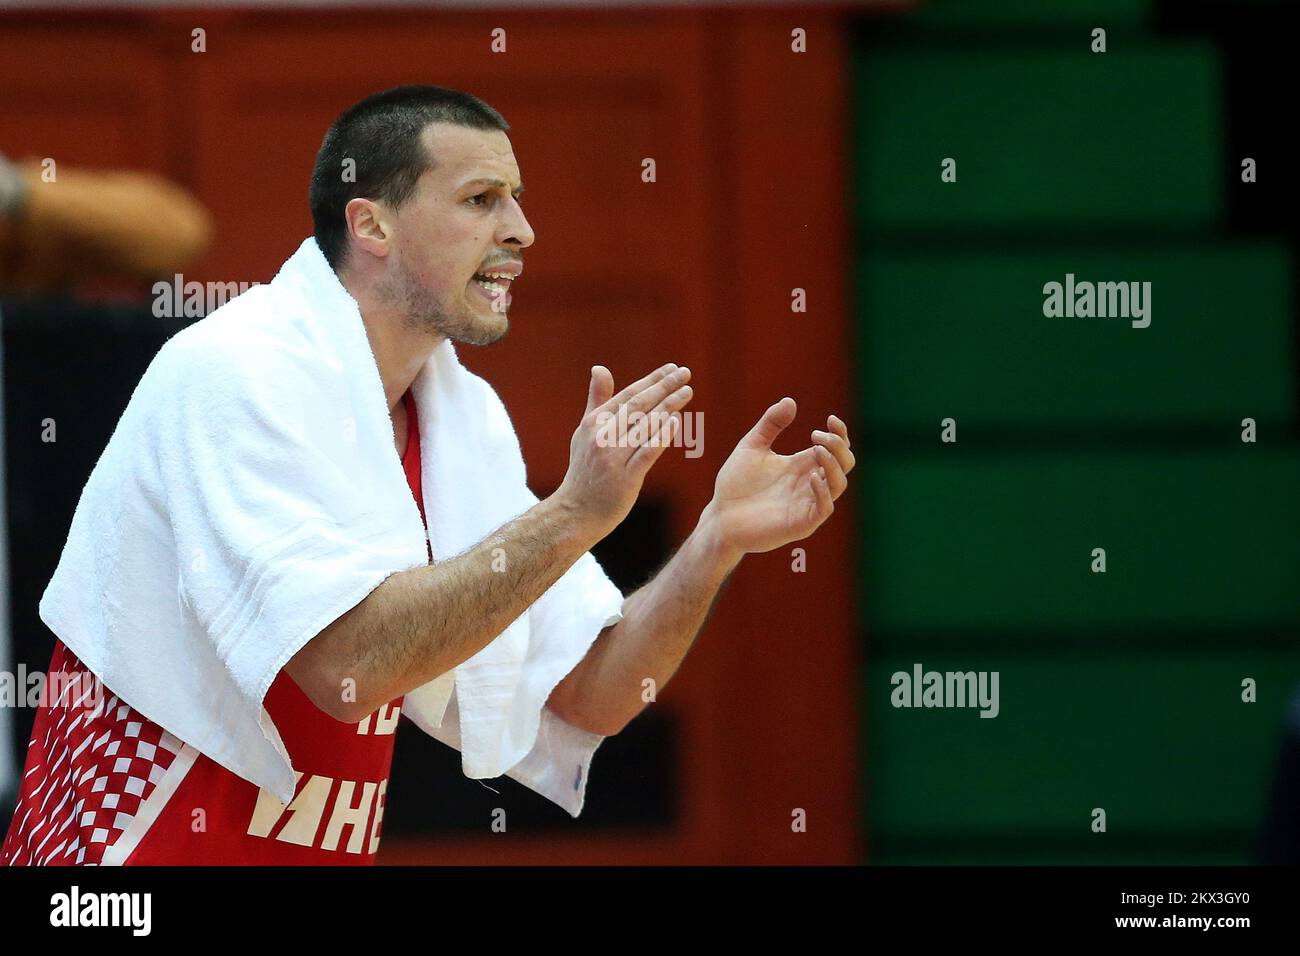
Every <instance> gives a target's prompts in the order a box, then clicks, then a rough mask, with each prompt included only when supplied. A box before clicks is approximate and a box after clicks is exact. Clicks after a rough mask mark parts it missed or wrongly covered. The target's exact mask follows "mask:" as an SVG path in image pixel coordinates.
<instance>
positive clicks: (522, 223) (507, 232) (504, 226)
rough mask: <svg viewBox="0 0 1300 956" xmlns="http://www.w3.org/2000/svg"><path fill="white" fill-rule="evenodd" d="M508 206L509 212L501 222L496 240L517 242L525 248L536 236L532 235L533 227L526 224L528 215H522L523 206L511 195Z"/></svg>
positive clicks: (502, 242)
mask: <svg viewBox="0 0 1300 956" xmlns="http://www.w3.org/2000/svg"><path fill="white" fill-rule="evenodd" d="M508 208H509V212H508V213H507V214H506V216H505V217H504V218H503V220H502V222H501V230H500V233H499V235H498V237H497V238H498V241H499V242H500V243H501V244H503V245H504V244H505V243H508V242H510V243H517V244H518V245H520V246H522V247H523V248H525V249H527V248H528V247H529V246H531V245H532V244H533V240H534V239H535V238H536V236H534V235H533V227H532V226H530V225H529V224H528V217H527V216H525V215H524V210H523V208H522V207H521V206H520V205H519V202H518V200H516V199H515V198H514V197H513V196H512V197H511V198H510V201H509V203H508Z"/></svg>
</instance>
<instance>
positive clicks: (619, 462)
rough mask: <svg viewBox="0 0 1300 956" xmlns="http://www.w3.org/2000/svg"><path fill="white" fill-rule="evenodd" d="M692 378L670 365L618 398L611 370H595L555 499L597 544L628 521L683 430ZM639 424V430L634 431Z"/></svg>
mask: <svg viewBox="0 0 1300 956" xmlns="http://www.w3.org/2000/svg"><path fill="white" fill-rule="evenodd" d="M690 378H691V371H690V369H688V368H685V367H678V366H677V365H675V364H672V363H670V364H668V365H665V366H663V367H662V368H659V369H656V370H655V371H653V372H651V373H650V374H649V375H647V376H645V377H644V378H642V379H639V380H638V381H635V382H633V383H632V384H631V385H629V386H627V387H626V388H624V389H623V390H622V391H620V392H619V393H618V394H617V395H614V394H613V392H614V376H613V375H611V374H610V371H609V369H607V368H605V366H603V365H597V366H595V367H593V368H592V370H591V384H590V386H589V388H588V391H587V410H586V412H585V414H584V415H583V416H582V421H581V422H580V423H579V424H578V428H577V430H576V431H575V432H574V433H573V440H572V441H571V442H570V443H569V470H568V472H567V473H566V474H565V476H564V481H563V482H562V483H561V484H560V487H559V488H558V489H557V490H556V492H555V494H554V495H553V496H552V497H553V498H554V499H555V500H556V501H558V502H561V503H563V504H564V505H565V506H566V507H567V508H568V509H570V510H571V512H572V513H573V514H575V515H577V516H578V517H579V520H580V521H581V522H582V523H583V524H584V525H585V526H586V527H587V528H588V529H589V530H590V533H591V535H592V536H593V538H594V540H597V541H598V540H600V539H601V538H603V537H605V536H606V535H607V534H609V533H610V532H611V531H613V530H614V529H615V528H616V527H618V525H619V523H620V522H622V520H623V519H624V518H625V517H627V513H628V512H629V511H631V510H632V505H633V504H635V503H636V499H637V495H639V494H640V493H641V484H642V482H643V481H644V480H645V476H646V474H647V473H648V472H649V471H650V468H651V466H652V465H654V463H655V462H656V461H658V460H659V456H660V455H662V454H663V451H664V449H665V448H666V447H667V446H668V445H669V444H671V443H672V441H673V437H674V435H676V434H677V433H678V432H679V431H680V430H681V415H680V412H681V409H682V408H684V407H685V405H686V403H687V402H689V401H690V400H691V395H692V390H691V387H690V386H689V385H687V384H686V383H687V382H689V381H690ZM638 412H639V413H642V414H643V415H644V416H646V417H644V418H641V417H640V416H638V415H637V414H636V413H638ZM638 421H640V427H633V426H636V425H637V423H638ZM625 425H626V428H625V427H624V426H625Z"/></svg>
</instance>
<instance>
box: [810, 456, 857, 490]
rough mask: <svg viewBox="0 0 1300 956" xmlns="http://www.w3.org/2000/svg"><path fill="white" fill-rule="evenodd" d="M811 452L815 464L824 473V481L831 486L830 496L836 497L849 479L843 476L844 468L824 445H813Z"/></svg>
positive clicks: (847, 483)
mask: <svg viewBox="0 0 1300 956" xmlns="http://www.w3.org/2000/svg"><path fill="white" fill-rule="evenodd" d="M813 453H814V454H815V455H816V456H817V464H819V465H821V467H822V471H823V472H825V474H826V482H827V484H829V485H830V488H831V497H832V498H838V497H839V496H840V495H842V494H844V489H845V488H847V487H848V486H849V479H848V478H847V477H846V476H845V474H844V469H843V468H841V467H840V463H839V462H838V461H837V460H836V459H835V456H834V455H832V454H831V453H830V451H828V450H827V448H826V446H825V445H813Z"/></svg>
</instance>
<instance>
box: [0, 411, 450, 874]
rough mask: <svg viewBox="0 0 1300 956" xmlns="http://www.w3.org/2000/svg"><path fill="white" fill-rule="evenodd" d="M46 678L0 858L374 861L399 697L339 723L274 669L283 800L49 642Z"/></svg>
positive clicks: (413, 431)
mask: <svg viewBox="0 0 1300 956" xmlns="http://www.w3.org/2000/svg"><path fill="white" fill-rule="evenodd" d="M404 401H405V402H406V410H407V421H408V422H409V431H408V436H407V443H406V450H405V452H404V454H403V455H402V465H403V467H404V469H405V471H406V478H407V483H408V484H409V485H410V487H411V493H412V494H413V495H414V496H415V501H416V504H417V505H418V506H419V509H420V516H421V518H423V517H424V500H423V496H422V494H421V491H420V431H419V424H418V422H417V421H416V415H415V402H414V400H413V399H412V398H411V393H410V392H409V391H408V392H407V393H406V395H405V396H404ZM430 560H432V554H430ZM56 675H63V676H62V677H56ZM60 684H62V685H63V686H64V688H65V689H70V690H69V692H67V693H63V694H53V695H47V697H49V696H53V697H55V699H47V700H45V701H43V702H42V704H41V706H40V709H39V710H38V711H37V715H36V723H35V726H34V728H33V730H32V739H31V742H30V743H29V744H28V746H27V761H26V767H25V769H24V772H23V780H22V789H21V790H20V792H19V797H18V807H17V809H16V810H15V812H14V817H13V821H12V822H11V823H10V826H9V834H8V836H7V837H6V838H5V841H4V846H3V848H0V863H3V864H7V865H26V864H37V865H46V864H49V865H66V864H84V865H99V864H132V865H134V864H143V865H151V864H208V865H226V864H277V865H298V864H367V863H373V862H374V860H375V853H376V851H377V850H378V848H379V839H380V833H381V830H382V826H383V819H384V797H385V794H386V792H387V789H388V774H389V770H390V768H391V766H392V759H393V740H394V736H393V735H394V733H395V732H396V730H397V722H398V718H399V716H400V714H401V703H402V702H401V699H398V700H395V701H393V702H391V703H390V704H388V705H386V706H384V707H381V708H380V709H379V710H378V711H376V712H375V713H374V714H371V715H370V716H369V717H367V718H366V719H365V720H363V721H361V723H359V724H344V723H341V722H340V721H337V720H335V719H334V718H332V717H330V716H329V715H328V714H326V713H325V712H324V711H322V710H320V709H319V708H318V707H316V705H315V704H313V703H312V702H311V700H310V699H309V698H308V697H307V695H306V694H304V693H303V692H302V690H300V689H299V687H298V685H297V684H295V683H294V682H293V680H292V678H290V677H289V675H288V674H286V673H285V672H284V671H281V672H280V673H279V674H278V675H277V676H276V678H275V681H274V682H273V683H272V684H271V688H270V690H269V691H267V695H266V701H265V707H266V710H267V712H268V713H269V714H270V715H271V719H272V720H273V721H274V722H275V726H276V729H277V730H278V731H279V732H280V737H281V739H282V740H283V741H284V745H285V748H286V749H287V750H288V752H289V756H290V758H291V760H292V761H293V766H294V771H295V773H296V775H297V784H296V789H295V791H294V797H293V800H292V802H290V803H289V804H288V805H287V806H286V805H285V804H283V803H281V802H280V801H279V800H278V799H277V798H276V797H274V796H273V795H271V794H269V793H267V792H265V791H261V790H259V789H258V787H257V786H255V785H254V784H252V783H249V782H248V781H247V780H244V779H243V778H241V777H238V776H236V775H235V774H233V773H231V772H230V771H229V770H227V769H226V768H225V767H222V766H221V765H220V764H217V763H215V762H214V761H212V760H210V759H209V758H208V757H206V756H204V755H203V754H201V753H199V752H198V751H197V750H196V749H195V748H194V747H191V746H190V745H188V744H186V743H184V742H183V741H181V740H178V739H177V738H176V737H174V736H172V735H171V734H169V733H168V732H167V731H165V730H163V728H162V727H160V726H159V725H157V724H155V723H153V722H152V721H150V720H149V719H148V718H146V717H145V716H143V715H142V714H140V713H138V712H137V711H135V710H134V709H133V708H131V707H130V706H128V705H127V704H125V703H124V702H122V701H121V700H119V699H118V698H117V697H115V696H114V695H113V693H112V691H111V690H110V689H109V688H107V687H104V686H103V685H102V684H99V683H98V682H97V681H95V680H94V676H93V675H92V674H91V673H90V672H89V671H88V670H87V669H86V667H85V665H83V664H82V663H81V661H80V660H78V658H77V657H76V655H75V654H73V653H72V652H71V651H70V650H68V648H67V647H65V646H64V645H63V643H62V642H58V641H56V643H55V646H54V655H53V657H52V658H51V660H50V669H49V674H48V676H47V682H46V686H47V688H53V687H58V686H59V685H60Z"/></svg>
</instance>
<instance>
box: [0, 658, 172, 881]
mask: <svg viewBox="0 0 1300 956" xmlns="http://www.w3.org/2000/svg"><path fill="white" fill-rule="evenodd" d="M55 674H65V675H77V676H78V678H79V680H78V681H77V682H76V683H73V684H70V685H69V686H70V687H71V688H72V690H71V693H65V694H64V695H63V699H62V700H55V699H54V697H55V693H54V692H53V690H51V693H50V694H49V695H48V697H49V698H50V699H47V700H46V701H45V702H44V703H42V704H41V707H40V710H39V711H38V712H37V715H36V725H35V728H34V729H33V732H32V740H31V743H30V744H29V745H28V752H27V766H26V768H25V770H24V772H23V785H22V791H21V793H20V794H19V797H18V808H17V810H15V811H14V817H13V822H12V823H11V824H10V826H9V835H8V836H7V837H6V838H5V842H4V847H3V848H0V864H3V865H8V866H21V865H36V866H45V865H71V864H82V865H86V866H97V865H99V863H100V862H101V861H102V860H103V857H104V853H105V851H106V850H107V849H108V848H109V847H110V846H112V845H113V843H114V842H116V840H117V839H118V838H119V837H121V835H122V832H123V831H124V830H125V829H126V828H127V827H128V826H129V825H130V823H131V821H132V819H133V818H134V817H135V815H136V813H137V812H139V809H140V805H141V804H142V803H144V801H145V800H147V799H148V798H149V794H150V793H152V792H153V789H154V787H155V786H156V785H157V783H158V781H159V780H160V779H162V776H163V773H164V772H166V770H167V768H168V767H169V766H171V763H172V761H173V760H174V759H175V757H176V754H177V753H179V752H180V749H181V746H182V744H181V741H180V740H178V739H177V738H176V737H174V736H172V735H171V734H169V733H167V732H166V731H165V730H163V729H162V728H161V727H159V726H158V725H157V724H155V723H153V722H151V721H149V720H148V719H146V718H145V717H143V716H142V715H141V714H139V713H138V712H137V711H135V710H133V709H132V708H131V707H129V706H128V705H126V704H124V703H122V702H121V701H120V700H118V698H117V697H116V696H114V695H113V693H112V691H110V690H109V689H108V688H107V687H104V686H103V685H102V684H96V683H94V681H95V678H94V675H93V674H91V673H90V671H89V670H88V669H87V668H86V666H85V665H84V664H82V663H81V661H80V660H79V659H78V658H77V657H76V655H75V654H73V653H72V652H71V651H70V650H68V649H67V648H66V647H64V646H63V644H62V642H59V643H57V644H56V645H55V648H54V656H53V657H52V658H51V660H50V671H49V678H50V680H49V682H48V683H47V686H48V687H50V688H53V687H54V680H53V678H54V675H55ZM65 679H66V678H65ZM101 702H102V705H103V706H102V709H97V705H98V704H100V703H101Z"/></svg>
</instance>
